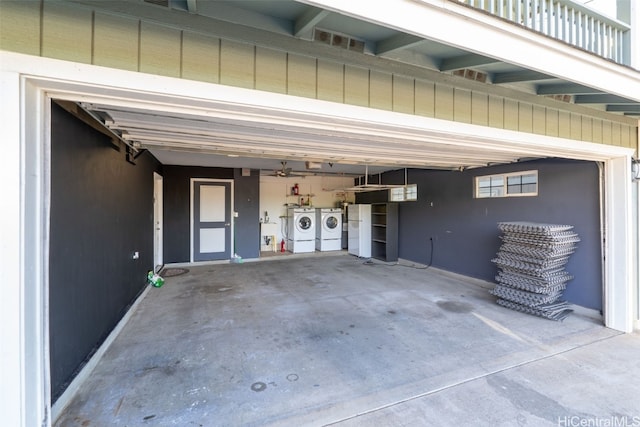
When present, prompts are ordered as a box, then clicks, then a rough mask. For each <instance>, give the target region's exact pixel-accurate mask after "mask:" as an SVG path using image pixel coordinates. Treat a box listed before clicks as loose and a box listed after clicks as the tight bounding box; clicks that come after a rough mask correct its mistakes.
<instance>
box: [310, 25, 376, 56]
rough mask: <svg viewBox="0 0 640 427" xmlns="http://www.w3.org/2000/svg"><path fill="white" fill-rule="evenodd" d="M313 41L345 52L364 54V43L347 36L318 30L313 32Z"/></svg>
mask: <svg viewBox="0 0 640 427" xmlns="http://www.w3.org/2000/svg"><path fill="white" fill-rule="evenodd" d="M313 40H315V41H317V42H320V43H324V44H326V45H329V46H335V47H339V48H341V49H345V50H352V51H354V52H359V53H364V47H365V44H364V41H363V40H359V39H356V38H354V37H351V36H349V35H346V34H341V33H334V32H331V31H327V30H321V29H319V28H316V29H315V30H314V31H313Z"/></svg>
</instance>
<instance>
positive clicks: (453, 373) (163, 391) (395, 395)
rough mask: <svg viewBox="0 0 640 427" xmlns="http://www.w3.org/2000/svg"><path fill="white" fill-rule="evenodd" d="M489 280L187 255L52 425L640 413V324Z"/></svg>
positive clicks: (346, 261)
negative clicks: (195, 261) (523, 297)
mask: <svg viewBox="0 0 640 427" xmlns="http://www.w3.org/2000/svg"><path fill="white" fill-rule="evenodd" d="M487 286H489V287H490V284H487V283H486V282H480V281H474V280H464V278H460V277H458V276H455V275H451V274H447V273H444V272H441V271H438V270H435V269H415V268H409V267H402V266H390V265H383V264H380V263H374V264H368V263H363V260H361V259H358V258H356V257H353V256H350V255H344V254H342V255H337V256H322V257H287V259H280V260H279V259H273V258H272V259H270V260H269V261H264V262H244V263H242V264H216V265H208V266H198V267H191V268H190V272H189V273H188V274H184V275H181V276H176V277H173V278H168V279H167V280H166V283H165V285H164V286H163V287H162V288H151V289H149V292H148V294H147V295H146V297H145V298H144V300H143V301H142V302H141V303H140V305H139V306H138V308H137V309H136V311H135V313H133V315H132V317H131V319H130V321H129V322H128V323H127V325H126V326H125V328H124V329H123V330H122V332H121V333H120V335H119V336H118V337H117V338H116V340H115V341H114V343H113V344H112V346H111V347H110V348H109V349H108V350H107V352H106V354H105V357H104V358H103V359H102V360H101V361H100V362H99V363H98V365H97V367H96V368H95V370H94V371H93V373H92V374H91V375H90V377H89V379H88V380H87V382H85V383H84V384H83V385H82V386H81V388H80V390H79V392H78V393H77V395H76V396H75V398H74V399H73V400H72V401H71V403H70V404H69V406H68V407H67V409H66V410H65V411H63V413H62V414H61V416H60V417H59V419H58V421H57V422H56V424H55V425H56V426H107V425H109V426H111V425H117V426H144V425H153V426H170V425H178V426H218V425H224V426H240V425H242V426H245V425H249V426H250V425H283V426H301V425H327V424H337V425H340V426H359V425H367V426H370V425H376V426H385V425H386V426H400V425H454V424H459V425H487V426H513V425H530V426H540V425H553V426H558V425H566V426H570V425H586V424H575V422H580V421H581V420H600V419H610V420H611V419H613V417H616V418H615V419H622V418H623V417H626V418H625V419H626V420H627V421H628V422H629V424H628V425H634V424H631V422H634V421H635V422H636V423H637V424H635V425H640V399H638V384H640V358H639V357H638V355H639V354H640V336H639V335H637V334H628V335H624V334H619V333H618V332H616V331H612V330H610V329H607V328H604V327H603V326H601V321H600V319H598V318H597V317H598V316H594V315H593V313H592V312H591V311H588V310H577V312H576V313H573V314H572V315H571V316H569V318H567V319H566V320H565V321H564V322H554V321H550V320H546V319H541V318H537V317H533V316H529V315H526V314H522V313H517V312H514V311H511V310H508V309H505V308H502V307H500V306H498V305H496V304H495V303H494V297H492V296H491V295H489V294H488V293H487V288H486V287H487ZM569 286H579V284H570V285H569ZM634 417H635V418H634ZM563 420H564V421H566V423H564V424H563ZM572 422H573V424H571V423H572ZM588 425H597V424H588ZM600 425H604V424H600ZM607 425H614V424H607Z"/></svg>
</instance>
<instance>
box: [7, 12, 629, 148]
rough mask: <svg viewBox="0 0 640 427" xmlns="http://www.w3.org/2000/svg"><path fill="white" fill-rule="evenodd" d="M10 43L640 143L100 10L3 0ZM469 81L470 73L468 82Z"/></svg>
mask: <svg viewBox="0 0 640 427" xmlns="http://www.w3.org/2000/svg"><path fill="white" fill-rule="evenodd" d="M0 49H3V50H8V51H14V52H20V53H25V54H30V55H40V56H45V57H50V58H57V59H63V60H68V61H74V62H80V63H90V64H95V65H101V66H106V67H111V68H117V69H123V70H130V71H140V72H145V73H150V74H157V75H163V76H171V77H181V78H184V79H191V80H198V81H203V82H209V83H219V84H223V85H229V86H237V87H244V88H250V89H258V90H264V91H270V92H276V93H285V94H289V95H295V96H303V97H308V98H315V99H321V100H326V101H332V102H339V103H347V104H352V105H357V106H364V107H370V108H376V109H381V110H387V111H396V112H400V113H405V114H416V115H420V116H425V117H435V118H438V119H444V120H451V121H456V122H461V123H473V124H478V125H482V126H490V127H496V128H501V129H509V130H516V131H520V132H527V133H534V134H540V135H547V136H559V137H563V138H571V139H575V140H581V141H587V142H595V143H602V144H608V145H616V146H622V147H629V148H633V149H637V146H638V131H637V125H633V124H630V123H629V121H628V119H624V118H620V119H619V120H617V117H616V116H614V115H611V119H607V118H606V116H603V115H602V114H594V115H589V114H585V113H584V112H575V111H572V109H573V105H572V104H566V108H563V103H561V102H558V103H557V104H558V106H557V107H555V108H554V107H549V106H548V102H545V103H541V104H540V105H535V104H532V103H531V101H528V102H527V101H522V100H518V99H517V93H515V95H514V97H513V98H507V97H504V96H498V95H495V94H492V93H491V86H490V85H487V87H486V91H479V90H469V89H465V88H462V87H454V86H455V79H456V78H453V79H452V78H451V76H449V77H446V78H443V81H442V82H440V81H436V82H433V81H426V80H423V79H420V78H415V77H412V76H407V75H401V74H395V73H393V72H390V71H387V70H385V69H384V67H382V66H381V68H380V69H373V68H371V69H369V68H366V67H360V66H354V65H352V64H349V63H348V61H345V62H344V63H342V62H337V61H335V60H329V59H325V58H321V57H314V56H313V55H311V54H308V55H304V54H300V53H294V52H285V51H283V50H281V49H277V46H270V47H264V46H257V45H253V44H247V43H240V42H237V41H233V40H229V39H223V38H218V37H210V36H207V35H204V34H200V33H196V32H193V31H188V30H183V29H179V28H176V27H168V26H164V25H161V24H157V23H151V22H146V21H144V20H139V19H135V18H127V17H124V16H121V15H116V14H109V13H107V12H101V11H93V10H92V9H91V8H90V7H81V8H78V7H74V6H73V5H69V4H62V3H56V2H36V1H34V2H13V1H11V2H0ZM460 79H462V78H460Z"/></svg>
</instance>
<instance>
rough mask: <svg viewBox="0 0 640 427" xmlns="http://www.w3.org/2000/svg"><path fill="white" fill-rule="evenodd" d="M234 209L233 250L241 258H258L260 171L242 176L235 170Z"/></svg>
mask: <svg viewBox="0 0 640 427" xmlns="http://www.w3.org/2000/svg"><path fill="white" fill-rule="evenodd" d="M233 186H234V193H235V194H234V209H235V210H236V212H238V217H237V218H235V221H234V222H235V224H234V232H235V239H234V240H235V250H236V253H237V254H238V255H240V256H241V257H242V258H258V257H259V256H260V171H259V170H252V171H251V175H250V176H242V169H236V170H235V180H234V182H233Z"/></svg>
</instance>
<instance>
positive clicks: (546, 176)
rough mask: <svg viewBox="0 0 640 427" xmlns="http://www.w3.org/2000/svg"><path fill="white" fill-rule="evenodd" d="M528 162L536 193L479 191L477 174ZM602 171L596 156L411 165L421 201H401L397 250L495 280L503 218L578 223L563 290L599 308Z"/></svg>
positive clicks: (375, 197) (390, 177)
mask: <svg viewBox="0 0 640 427" xmlns="http://www.w3.org/2000/svg"><path fill="white" fill-rule="evenodd" d="M529 169H537V170H538V179H539V190H538V196H536V197H506V198H495V199H474V198H473V188H474V177H475V176H479V175H490V174H495V173H508V172H516V171H523V170H529ZM598 175H599V171H598V166H597V165H596V164H595V163H591V162H580V161H571V160H560V159H552V160H541V161H533V162H523V163H519V164H513V165H504V166H495V167H489V168H481V169H473V170H469V171H465V172H454V171H426V170H410V171H409V174H408V182H409V183H412V184H413V183H416V184H418V201H416V202H403V203H400V212H399V217H400V229H399V256H400V258H403V259H407V260H411V261H415V262H419V263H423V264H428V263H429V262H430V260H431V259H432V263H433V266H434V267H437V268H442V269H444V270H448V271H452V272H455V273H459V274H464V275H467V276H471V277H476V278H480V279H484V280H488V281H493V280H494V277H495V274H496V273H497V268H496V266H495V264H493V263H492V262H491V259H492V258H494V257H495V255H496V253H497V252H498V249H499V248H500V244H501V241H500V238H499V236H500V232H499V230H498V228H497V223H498V222H500V221H535V222H545V223H555V224H569V225H573V226H574V227H575V228H574V230H575V231H576V232H577V233H578V234H579V236H580V239H581V241H580V243H579V244H578V248H577V250H576V252H575V253H574V254H573V255H572V257H571V258H570V260H569V263H568V264H567V267H566V269H567V271H569V272H570V273H571V274H572V275H573V276H574V277H575V278H574V279H573V280H572V281H570V282H569V284H568V288H567V290H566V291H565V294H564V295H565V298H566V299H567V300H568V301H570V302H572V303H574V304H578V305H581V306H584V307H589V308H593V309H597V310H601V309H602V261H601V260H602V251H601V244H600V208H599V196H598V194H599V189H598V188H599V179H598ZM371 179H377V177H372V178H370V182H371ZM382 182H383V183H385V184H401V183H403V182H404V171H395V172H392V173H388V174H385V175H383V181H382ZM384 200H386V193H363V194H361V195H358V198H357V202H358V203H370V202H375V201H384ZM430 239H433V251H432V249H431V248H432V245H431V240H430Z"/></svg>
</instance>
